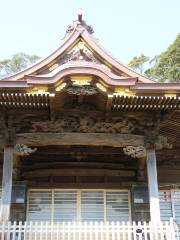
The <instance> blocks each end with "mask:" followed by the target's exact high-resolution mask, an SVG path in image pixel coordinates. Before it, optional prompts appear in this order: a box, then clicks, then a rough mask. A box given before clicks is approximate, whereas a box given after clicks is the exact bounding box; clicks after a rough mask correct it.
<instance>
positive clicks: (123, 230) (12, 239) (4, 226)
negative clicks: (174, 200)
mask: <svg viewBox="0 0 180 240" xmlns="http://www.w3.org/2000/svg"><path fill="white" fill-rule="evenodd" d="M0 239H1V240H180V239H179V235H177V233H176V229H175V227H174V225H173V223H172V222H165V223H162V222H160V223H158V224H153V223H151V222H150V223H146V222H144V223H140V222H139V223H138V224H136V223H135V222H133V223H130V222H105V223H104V222H58V223H55V222H54V223H51V222H24V223H22V222H19V223H16V222H13V223H11V222H3V223H1V224H0Z"/></svg>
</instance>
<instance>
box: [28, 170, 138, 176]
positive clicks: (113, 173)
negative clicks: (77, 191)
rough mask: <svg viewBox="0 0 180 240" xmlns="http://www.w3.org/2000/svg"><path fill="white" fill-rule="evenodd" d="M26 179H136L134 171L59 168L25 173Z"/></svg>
mask: <svg viewBox="0 0 180 240" xmlns="http://www.w3.org/2000/svg"><path fill="white" fill-rule="evenodd" d="M23 175H24V177H25V178H34V177H36V178H40V177H50V176H53V177H56V176H63V177H64V176H68V177H69V176H71V177H72V176H81V177H82V176H94V177H95V176H112V177H113V176H119V177H134V176H135V171H132V170H109V169H87V168H85V169H83V168H73V169H70V168H59V169H38V170H32V171H28V172H24V174H23Z"/></svg>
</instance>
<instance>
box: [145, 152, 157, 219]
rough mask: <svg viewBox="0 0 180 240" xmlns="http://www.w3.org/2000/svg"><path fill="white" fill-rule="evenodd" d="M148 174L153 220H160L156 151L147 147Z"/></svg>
mask: <svg viewBox="0 0 180 240" xmlns="http://www.w3.org/2000/svg"><path fill="white" fill-rule="evenodd" d="M147 175H148V188H149V202H150V217H151V221H152V222H159V221H160V207H159V191H158V180H157V166H156V152H155V149H154V148H152V149H147Z"/></svg>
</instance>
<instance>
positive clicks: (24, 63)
mask: <svg viewBox="0 0 180 240" xmlns="http://www.w3.org/2000/svg"><path fill="white" fill-rule="evenodd" d="M38 59H40V57H38V56H36V55H28V54H25V53H17V54H14V55H12V57H11V58H10V59H5V60H2V61H0V78H3V77H6V76H8V75H11V74H13V73H16V72H19V71H21V70H23V69H24V68H27V67H28V66H29V65H31V64H33V63H35V62H36V61H37V60H38Z"/></svg>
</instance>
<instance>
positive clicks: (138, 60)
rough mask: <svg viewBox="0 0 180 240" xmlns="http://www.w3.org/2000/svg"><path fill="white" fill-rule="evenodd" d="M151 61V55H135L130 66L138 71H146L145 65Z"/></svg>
mask: <svg viewBox="0 0 180 240" xmlns="http://www.w3.org/2000/svg"><path fill="white" fill-rule="evenodd" d="M148 61H149V57H148V56H145V55H144V54H141V55H140V56H138V57H137V56H136V57H134V58H133V59H132V60H131V61H130V62H129V64H128V66H129V67H131V68H134V69H136V70H137V71H138V72H140V73H143V72H144V65H145V63H147V62H148Z"/></svg>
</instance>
